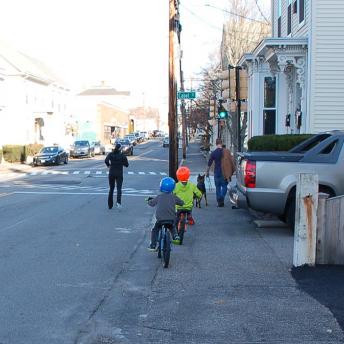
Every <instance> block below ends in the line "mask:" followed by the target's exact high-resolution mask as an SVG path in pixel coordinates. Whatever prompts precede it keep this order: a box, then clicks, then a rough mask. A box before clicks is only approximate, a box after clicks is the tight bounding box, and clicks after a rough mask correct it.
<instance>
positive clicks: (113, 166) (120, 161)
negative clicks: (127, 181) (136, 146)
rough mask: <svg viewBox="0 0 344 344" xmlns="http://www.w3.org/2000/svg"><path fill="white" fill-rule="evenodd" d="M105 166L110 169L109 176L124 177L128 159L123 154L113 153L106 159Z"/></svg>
mask: <svg viewBox="0 0 344 344" xmlns="http://www.w3.org/2000/svg"><path fill="white" fill-rule="evenodd" d="M105 164H106V166H107V167H110V171H109V175H110V176H114V177H123V166H125V167H128V166H129V163H128V159H127V157H126V156H125V155H124V154H122V153H121V152H111V153H109V154H108V155H107V157H106V158H105Z"/></svg>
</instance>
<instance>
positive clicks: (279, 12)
mask: <svg viewBox="0 0 344 344" xmlns="http://www.w3.org/2000/svg"><path fill="white" fill-rule="evenodd" d="M277 18H278V19H277V36H278V37H281V35H282V0H278V8H277Z"/></svg>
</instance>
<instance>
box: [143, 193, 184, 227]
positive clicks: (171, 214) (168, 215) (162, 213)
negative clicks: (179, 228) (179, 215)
mask: <svg viewBox="0 0 344 344" xmlns="http://www.w3.org/2000/svg"><path fill="white" fill-rule="evenodd" d="M148 204H149V205H150V206H151V207H155V206H156V212H155V217H156V219H157V221H170V220H171V221H173V220H174V219H175V218H176V205H183V204H184V202H183V201H182V200H181V199H180V198H179V197H177V196H176V195H174V194H173V193H163V192H162V193H161V194H159V195H158V196H156V197H154V198H153V199H151V200H149V201H148Z"/></svg>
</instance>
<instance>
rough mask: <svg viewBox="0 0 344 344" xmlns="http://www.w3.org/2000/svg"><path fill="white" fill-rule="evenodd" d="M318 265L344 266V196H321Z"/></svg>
mask: <svg viewBox="0 0 344 344" xmlns="http://www.w3.org/2000/svg"><path fill="white" fill-rule="evenodd" d="M316 264H331V265H332V264H335V265H344V196H338V197H333V198H328V195H327V194H321V193H320V194H319V201H318V211H317V245H316Z"/></svg>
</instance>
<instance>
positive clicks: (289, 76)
mask: <svg viewBox="0 0 344 344" xmlns="http://www.w3.org/2000/svg"><path fill="white" fill-rule="evenodd" d="M271 4H272V6H271V8H272V16H271V18H272V37H271V38H267V39H265V40H263V41H262V42H261V43H260V44H259V45H258V46H257V47H256V48H255V50H254V51H253V52H252V53H250V54H245V55H244V56H243V57H242V58H241V60H240V62H239V64H240V65H241V66H242V67H243V68H245V69H246V70H247V72H248V76H249V94H248V116H249V137H252V136H255V135H263V134H274V133H276V134H285V133H316V132H320V131H324V130H331V129H344V67H343V66H344V20H343V18H344V1H342V0H272V1H271Z"/></svg>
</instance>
